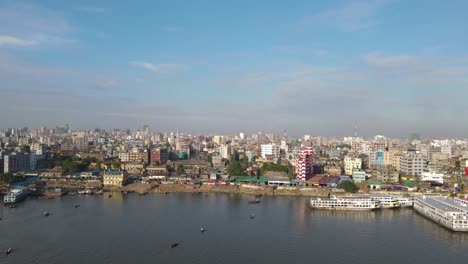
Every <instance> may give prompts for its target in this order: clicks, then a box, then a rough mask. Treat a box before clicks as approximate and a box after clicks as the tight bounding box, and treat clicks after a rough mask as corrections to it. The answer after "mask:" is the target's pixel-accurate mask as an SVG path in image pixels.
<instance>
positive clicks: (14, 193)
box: [3, 186, 28, 204]
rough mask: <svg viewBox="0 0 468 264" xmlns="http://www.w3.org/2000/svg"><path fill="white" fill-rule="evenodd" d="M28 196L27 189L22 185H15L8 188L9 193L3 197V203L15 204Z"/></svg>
mask: <svg viewBox="0 0 468 264" xmlns="http://www.w3.org/2000/svg"><path fill="white" fill-rule="evenodd" d="M26 196H28V189H26V188H25V187H23V186H16V187H14V188H12V189H11V190H10V193H9V194H7V195H5V196H4V197H3V203H4V204H15V203H18V202H21V201H22V200H23V199H24V198H26Z"/></svg>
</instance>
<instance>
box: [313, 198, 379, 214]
mask: <svg viewBox="0 0 468 264" xmlns="http://www.w3.org/2000/svg"><path fill="white" fill-rule="evenodd" d="M310 207H311V208H313V209H326V210H358V211H361V210H375V209H380V208H381V205H380V202H379V201H377V200H374V199H372V198H369V197H364V196H343V197H339V198H336V197H333V198H311V199H310Z"/></svg>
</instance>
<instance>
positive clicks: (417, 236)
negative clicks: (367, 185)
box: [0, 193, 468, 264]
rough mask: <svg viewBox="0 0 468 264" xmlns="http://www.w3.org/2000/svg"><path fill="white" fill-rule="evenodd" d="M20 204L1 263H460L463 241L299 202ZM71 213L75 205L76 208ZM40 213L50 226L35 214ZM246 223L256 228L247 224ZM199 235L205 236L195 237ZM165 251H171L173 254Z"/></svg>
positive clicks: (1, 212)
mask: <svg viewBox="0 0 468 264" xmlns="http://www.w3.org/2000/svg"><path fill="white" fill-rule="evenodd" d="M249 199H252V197H249V196H241V195H235V194H210V195H208V196H204V195H198V194H195V195H192V194H168V195H163V194H148V195H145V196H140V195H137V194H128V195H126V196H125V195H122V194H120V193H114V194H113V196H112V197H110V198H109V196H108V195H107V194H105V195H103V196H64V197H61V198H56V199H47V198H42V197H41V198H28V199H27V200H25V201H24V202H22V203H21V204H19V206H18V207H17V208H6V207H3V206H2V207H1V208H0V217H1V218H2V220H1V221H0V248H1V249H2V250H4V249H5V248H8V247H12V248H13V249H14V251H13V252H12V253H11V254H10V255H8V256H7V255H5V254H0V263H5V264H6V263H8V264H13V263H14V264H17V263H18V264H19V263H21V264H22V263H29V264H31V263H41V264H43V263H47V264H53V263H57V264H59V263H60V264H62V263H68V264H70V263H113V264H114V263H115V264H118V263H125V264H128V263H204V264H211V263H212V264H215V263H216V264H220V263H226V264H230V263H233V264H234V263H235V264H240V263H269V264H275V263H281V264H290V263H347V264H349V263H360V264H365V263H372V264H375V263H379V264H386V263H412V264H418V263H421V264H423V263H424V264H427V263H439V262H444V263H464V262H465V261H466V260H467V259H468V234H456V233H452V232H450V231H448V230H446V229H444V228H443V227H441V226H439V225H437V224H434V223H433V222H431V221H430V220H428V219H426V218H424V217H423V216H421V215H419V214H417V213H415V212H414V211H413V210H412V209H399V210H382V211H377V212H330V211H316V210H311V209H309V208H308V207H307V199H306V198H299V197H262V198H261V203H260V204H258V205H250V204H248V203H247V202H248V200H249ZM75 205H80V206H79V207H78V208H75ZM45 210H48V211H49V212H50V216H49V217H45V216H44V215H43V212H44V211H45ZM251 213H255V218H254V219H250V215H251ZM201 227H204V228H205V229H206V232H204V233H202V232H200V228H201ZM172 243H179V246H178V247H176V248H171V247H170V245H171V244H172Z"/></svg>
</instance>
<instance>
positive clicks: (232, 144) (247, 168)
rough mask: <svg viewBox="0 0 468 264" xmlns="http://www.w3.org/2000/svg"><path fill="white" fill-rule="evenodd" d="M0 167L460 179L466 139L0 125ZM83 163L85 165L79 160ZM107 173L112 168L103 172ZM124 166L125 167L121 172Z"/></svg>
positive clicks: (119, 179) (55, 173)
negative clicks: (4, 127)
mask: <svg viewBox="0 0 468 264" xmlns="http://www.w3.org/2000/svg"><path fill="white" fill-rule="evenodd" d="M0 143H1V148H0V159H1V160H0V172H3V174H6V173H20V174H21V173H22V174H39V175H43V176H50V177H70V178H73V177H84V176H86V175H94V174H93V173H91V174H90V173H89V171H101V172H103V173H100V174H99V175H100V176H101V177H105V175H108V179H106V180H105V182H107V183H118V184H117V185H123V184H124V179H126V178H127V175H130V176H132V175H134V176H144V177H148V178H150V179H151V178H154V179H156V178H161V177H168V178H170V177H176V178H186V179H202V180H203V179H204V180H221V179H227V178H229V177H238V176H257V177H269V178H273V179H275V182H281V183H284V184H288V182H289V183H290V184H291V185H298V186H306V185H308V186H323V185H329V184H332V183H336V184H337V183H339V182H340V181H343V180H353V181H354V182H355V183H362V182H366V183H367V184H368V185H371V184H373V185H374V186H375V185H379V184H394V185H404V184H410V185H411V184H414V183H415V182H416V183H423V185H424V184H426V185H428V186H444V185H447V184H449V183H450V184H451V185H452V186H457V185H459V184H462V183H463V181H464V180H465V177H463V176H464V175H465V170H466V171H467V172H468V169H465V167H466V166H465V165H466V164H467V162H466V160H467V159H468V148H467V140H459V139H446V140H431V139H425V140H422V139H420V138H413V139H397V138H387V137H385V136H380V135H379V136H375V137H373V138H362V137H356V136H354V137H344V138H336V137H329V138H327V137H321V136H310V135H305V136H303V137H291V136H288V135H286V134H283V135H278V134H273V133H262V132H258V133H252V134H246V133H239V134H238V135H192V134H187V133H179V132H175V133H174V132H171V133H159V132H152V131H151V130H150V127H149V126H144V127H143V128H142V129H138V130H135V131H130V130H120V129H112V130H110V131H106V130H103V129H94V130H71V129H70V128H69V127H68V126H67V125H65V126H63V127H56V128H39V129H28V128H23V129H3V130H0ZM80 162H82V163H84V165H83V166H81V164H82V163H80ZM81 170H82V171H81ZM106 171H107V172H108V173H107V174H106V173H104V172H106ZM123 172H125V173H123Z"/></svg>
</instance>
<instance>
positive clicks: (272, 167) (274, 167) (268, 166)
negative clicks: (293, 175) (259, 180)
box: [260, 162, 288, 175]
mask: <svg viewBox="0 0 468 264" xmlns="http://www.w3.org/2000/svg"><path fill="white" fill-rule="evenodd" d="M260 170H261V174H262V175H265V173H266V172H268V171H275V172H285V173H288V167H287V166H284V165H280V164H276V163H273V162H268V163H263V165H262V167H261V169H260Z"/></svg>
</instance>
